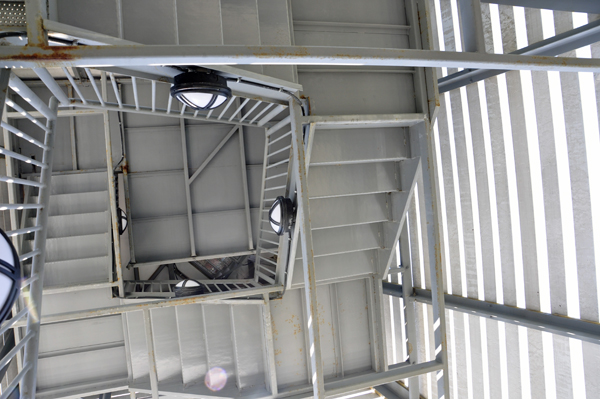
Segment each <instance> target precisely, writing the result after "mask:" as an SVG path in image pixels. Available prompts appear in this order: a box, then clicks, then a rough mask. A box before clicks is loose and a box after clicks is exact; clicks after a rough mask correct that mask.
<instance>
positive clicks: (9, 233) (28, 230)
mask: <svg viewBox="0 0 600 399" xmlns="http://www.w3.org/2000/svg"><path fill="white" fill-rule="evenodd" d="M41 229H42V226H34V227H26V228H24V229H16V230H10V231H7V232H6V235H7V236H9V237H15V236H19V235H22V234H29V233H33V232H34V231H39V230H41Z"/></svg>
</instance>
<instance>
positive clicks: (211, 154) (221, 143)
mask: <svg viewBox="0 0 600 399" xmlns="http://www.w3.org/2000/svg"><path fill="white" fill-rule="evenodd" d="M239 127H240V126H239V125H235V126H234V127H232V128H231V130H230V131H229V133H227V135H226V136H225V137H224V138H223V140H221V141H220V142H219V144H217V146H216V147H215V149H214V150H212V152H211V153H210V154H209V155H208V157H206V159H205V160H204V162H202V165H200V166H199V167H198V169H196V171H195V172H194V174H193V175H192V177H190V178H189V183H188V184H192V182H193V181H194V180H195V179H196V177H198V175H199V174H200V173H201V172H202V171H203V170H204V168H206V166H207V165H208V164H209V163H210V161H212V159H213V158H214V157H215V155H217V154H218V153H219V151H220V150H221V148H223V146H224V145H225V144H226V143H227V142H228V141H229V139H230V138H231V136H233V134H234V133H235V132H236V130H238V129H239Z"/></svg>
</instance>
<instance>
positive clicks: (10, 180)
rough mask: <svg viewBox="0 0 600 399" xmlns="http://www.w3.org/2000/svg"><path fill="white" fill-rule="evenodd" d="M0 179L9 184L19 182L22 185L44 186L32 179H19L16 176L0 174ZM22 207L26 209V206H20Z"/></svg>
mask: <svg viewBox="0 0 600 399" xmlns="http://www.w3.org/2000/svg"><path fill="white" fill-rule="evenodd" d="M0 181H3V182H5V183H9V184H21V185H23V186H31V187H40V188H41V187H44V184H43V183H40V182H37V181H33V180H26V179H19V178H18V177H10V176H0ZM22 209H26V208H22ZM0 210H1V209H0Z"/></svg>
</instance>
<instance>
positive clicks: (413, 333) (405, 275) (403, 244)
mask: <svg viewBox="0 0 600 399" xmlns="http://www.w3.org/2000/svg"><path fill="white" fill-rule="evenodd" d="M409 245H410V244H409V242H408V228H407V224H406V223H405V224H404V226H403V227H402V232H401V233H400V264H401V265H402V286H403V287H407V290H406V292H404V293H403V295H402V299H403V304H404V314H405V320H406V338H407V343H406V348H407V351H406V352H407V353H408V362H409V363H410V364H415V363H416V362H417V353H419V352H418V345H419V341H418V339H417V326H416V323H417V322H416V321H417V317H416V315H415V305H414V303H411V302H409V300H408V297H409V295H410V292H411V291H412V287H413V282H412V264H411V258H410V249H409ZM408 395H409V398H410V399H419V379H418V378H417V377H411V378H409V380H408Z"/></svg>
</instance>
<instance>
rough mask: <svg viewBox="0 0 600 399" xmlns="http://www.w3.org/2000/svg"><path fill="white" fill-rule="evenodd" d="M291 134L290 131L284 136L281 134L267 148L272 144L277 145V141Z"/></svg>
mask: <svg viewBox="0 0 600 399" xmlns="http://www.w3.org/2000/svg"><path fill="white" fill-rule="evenodd" d="M291 134H292V131H291V130H290V131H289V132H287V133H286V134H283V135H281V136H279V137H277V138H276V139H275V140H273V141H271V142H269V146H272V145H273V144H275V143H277V142H278V141H279V140H283V139H284V138H286V137H288V136H290V135H291Z"/></svg>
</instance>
